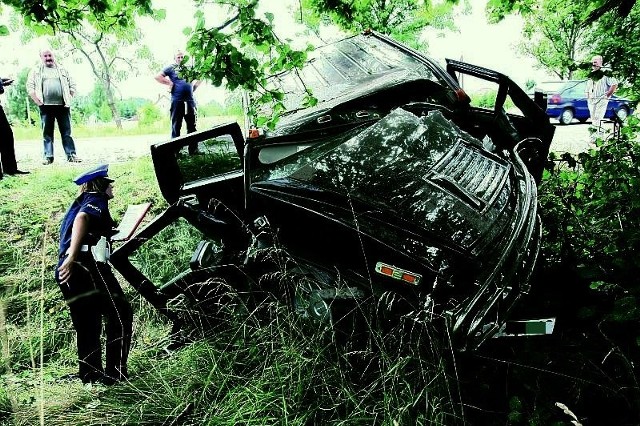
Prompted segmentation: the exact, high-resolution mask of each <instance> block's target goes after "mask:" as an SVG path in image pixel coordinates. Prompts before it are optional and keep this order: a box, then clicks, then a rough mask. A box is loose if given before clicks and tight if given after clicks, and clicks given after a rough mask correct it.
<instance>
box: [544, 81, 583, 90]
mask: <svg viewBox="0 0 640 426" xmlns="http://www.w3.org/2000/svg"><path fill="white" fill-rule="evenodd" d="M585 81H586V80H556V81H543V82H541V83H539V84H537V85H536V89H538V90H542V91H543V92H545V93H552V92H560V91H562V90H564V89H566V88H568V87H570V86H571V87H572V86H574V85H578V84H580V83H583V82H585Z"/></svg>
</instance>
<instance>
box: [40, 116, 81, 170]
mask: <svg viewBox="0 0 640 426" xmlns="http://www.w3.org/2000/svg"><path fill="white" fill-rule="evenodd" d="M40 121H41V123H42V137H43V140H44V157H45V158H53V128H54V122H55V121H57V122H58V130H60V136H62V147H63V148H64V152H65V154H67V158H69V157H70V156H72V155H76V145H75V143H74V142H73V138H72V137H71V110H70V109H69V108H67V107H65V106H64V105H41V106H40Z"/></svg>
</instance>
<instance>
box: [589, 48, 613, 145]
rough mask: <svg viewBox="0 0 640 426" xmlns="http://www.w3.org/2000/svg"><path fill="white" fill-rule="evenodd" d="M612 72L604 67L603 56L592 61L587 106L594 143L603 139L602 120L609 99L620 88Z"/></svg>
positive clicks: (591, 138) (598, 56) (595, 57)
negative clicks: (598, 139)
mask: <svg viewBox="0 0 640 426" xmlns="http://www.w3.org/2000/svg"><path fill="white" fill-rule="evenodd" d="M610 73H611V70H608V69H605V68H603V67H602V56H600V55H596V56H594V57H593V58H592V59H591V72H590V73H589V79H588V80H587V89H586V96H587V106H588V107H589V115H590V116H591V137H590V141H591V142H592V143H593V142H595V140H596V139H597V138H602V136H603V132H602V123H601V121H602V119H603V118H604V115H605V113H606V112H607V106H608V105H609V98H611V95H613V93H614V92H615V91H616V89H617V88H618V80H616V79H615V78H614V77H611V75H610Z"/></svg>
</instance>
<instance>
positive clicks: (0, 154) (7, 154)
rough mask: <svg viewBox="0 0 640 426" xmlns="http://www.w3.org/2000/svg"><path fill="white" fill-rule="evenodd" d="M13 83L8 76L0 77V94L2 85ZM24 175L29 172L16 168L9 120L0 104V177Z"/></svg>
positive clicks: (2, 91)
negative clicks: (4, 175)
mask: <svg viewBox="0 0 640 426" xmlns="http://www.w3.org/2000/svg"><path fill="white" fill-rule="evenodd" d="M12 83H13V80H12V79H10V78H0V94H2V93H4V86H9V85H10V84H12ZM3 173H4V174H7V175H25V174H27V173H29V172H23V171H22V170H18V164H17V163H16V151H15V146H14V140H13V130H11V126H10V125H9V120H7V116H6V114H5V113H4V109H2V105H0V179H2V175H3Z"/></svg>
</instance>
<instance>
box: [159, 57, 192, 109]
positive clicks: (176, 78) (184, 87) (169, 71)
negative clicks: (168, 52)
mask: <svg viewBox="0 0 640 426" xmlns="http://www.w3.org/2000/svg"><path fill="white" fill-rule="evenodd" d="M177 69H178V65H177V64H173V65H169V66H168V67H165V69H163V70H162V74H164V75H166V76H167V77H169V80H171V82H172V83H173V87H172V88H171V100H172V101H178V102H186V101H193V86H192V85H191V83H190V82H188V81H186V80H185V79H184V78H182V77H181V76H180V75H179V74H178V71H177Z"/></svg>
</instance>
